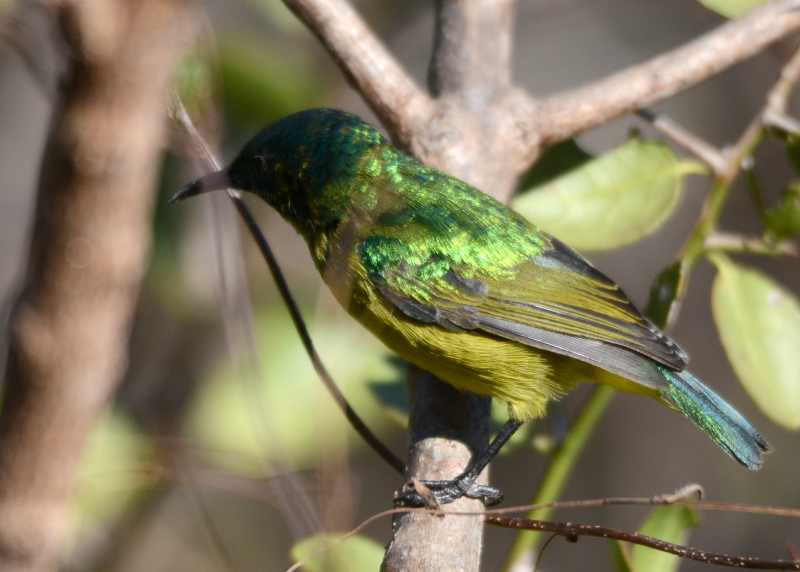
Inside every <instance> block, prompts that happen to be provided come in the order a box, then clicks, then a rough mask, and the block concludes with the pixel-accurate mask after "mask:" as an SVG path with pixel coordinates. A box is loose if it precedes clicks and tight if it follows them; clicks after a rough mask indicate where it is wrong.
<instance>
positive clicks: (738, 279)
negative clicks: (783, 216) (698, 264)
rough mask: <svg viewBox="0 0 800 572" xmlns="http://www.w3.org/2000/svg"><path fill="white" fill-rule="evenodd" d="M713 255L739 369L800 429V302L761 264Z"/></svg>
mask: <svg viewBox="0 0 800 572" xmlns="http://www.w3.org/2000/svg"><path fill="white" fill-rule="evenodd" d="M712 260H713V262H714V264H716V266H717V268H718V269H719V273H718V274H717V277H716V279H715V280H714V289H713V293H712V308H713V311H714V320H715V321H716V323H717V328H718V329H719V333H720V337H721V338H722V345H723V346H724V347H725V352H726V353H727V355H728V359H729V360H730V361H731V364H733V369H734V370H735V371H736V375H737V376H738V377H739V380H740V381H741V382H742V384H743V385H744V387H745V389H746V390H747V392H748V393H749V394H750V397H752V398H753V401H755V402H756V404H757V405H758V406H759V407H760V408H761V410H762V411H763V412H764V413H765V414H766V415H767V416H768V417H769V418H770V419H772V420H773V421H774V422H775V423H778V424H779V425H782V426H784V427H786V428H788V429H800V351H799V350H798V349H799V348H800V302H798V300H797V298H796V297H795V296H794V295H793V294H792V293H791V292H789V291H788V290H786V289H785V288H783V287H782V286H781V285H780V284H777V283H776V282H775V281H773V280H772V279H771V278H769V277H767V276H765V275H764V274H762V273H761V272H759V271H758V270H755V269H753V268H748V267H746V266H742V265H739V264H736V263H734V262H732V261H731V260H730V259H729V258H727V257H725V256H723V255H721V254H715V255H713V256H712Z"/></svg>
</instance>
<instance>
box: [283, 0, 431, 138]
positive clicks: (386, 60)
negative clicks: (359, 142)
mask: <svg viewBox="0 0 800 572" xmlns="http://www.w3.org/2000/svg"><path fill="white" fill-rule="evenodd" d="M283 3H284V4H286V6H287V7H288V8H289V9H290V10H291V11H292V12H294V14H295V15H296V16H297V17H298V18H299V19H300V20H302V21H303V23H305V25H306V26H307V27H308V29H309V30H311V31H312V32H313V33H314V35H316V36H317V38H319V40H320V42H322V44H323V45H324V46H325V48H327V50H328V52H329V53H330V54H331V56H332V57H333V59H334V60H336V63H337V64H339V67H340V68H341V69H342V71H343V72H344V74H345V75H346V76H347V78H348V79H349V80H350V82H351V83H352V84H353V87H354V88H355V89H356V90H357V91H358V92H359V93H360V94H361V95H362V96H363V97H364V100H365V101H366V102H367V104H368V105H369V106H370V107H371V108H372V110H373V111H374V112H375V115H377V116H378V117H379V118H380V120H381V121H382V122H383V124H384V125H385V126H386V128H387V129H388V130H389V132H390V133H391V134H392V136H393V137H394V138H395V139H396V141H397V142H398V143H400V144H401V145H403V146H404V147H407V146H408V143H409V141H410V140H411V136H412V134H413V132H414V131H415V130H416V129H418V128H419V127H420V125H421V124H422V123H423V122H425V121H426V120H427V119H429V118H430V116H431V115H432V113H433V102H432V100H431V98H430V97H429V96H428V94H426V93H425V92H424V91H423V90H422V89H420V87H419V86H417V85H416V83H415V82H414V80H413V79H411V77H410V76H409V75H408V73H407V72H406V71H405V70H404V69H403V68H402V67H401V66H400V64H399V63H398V62H397V61H396V60H395V58H394V56H392V55H391V54H390V53H389V52H388V50H387V49H386V47H385V46H384V45H383V43H381V41H380V40H379V39H378V38H377V37H375V35H374V34H373V33H372V30H370V29H369V28H368V27H367V25H366V24H365V23H364V21H363V20H362V19H361V16H359V15H358V13H357V12H356V11H355V10H354V9H353V7H352V6H351V5H350V3H349V2H347V1H346V0H283Z"/></svg>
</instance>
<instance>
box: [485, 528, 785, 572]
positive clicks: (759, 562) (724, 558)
mask: <svg viewBox="0 0 800 572" xmlns="http://www.w3.org/2000/svg"><path fill="white" fill-rule="evenodd" d="M486 522H487V523H489V524H491V525H494V526H499V527H502V528H512V529H516V530H536V531H543V532H552V533H553V534H557V535H559V536H563V537H564V538H566V539H567V540H569V541H570V542H576V541H577V540H578V538H579V537H581V536H594V537H598V538H606V539H609V540H619V541H622V542H629V543H631V544H638V545H640V546H647V547H648V548H652V549H654V550H659V551H661V552H667V553H669V554H674V555H675V556H679V557H681V558H684V559H687V560H696V561H698V562H703V563H705V564H716V565H717V566H727V567H731V568H745V569H750V570H800V561H797V560H768V559H764V558H757V557H755V556H738V555H734V554H721V553H718V552H707V551H705V550H700V549H699V548H691V547H688V546H681V545H679V544H673V543H671V542H666V541H664V540H660V539H658V538H653V537H652V536H647V535H646V534H641V533H638V532H626V531H624V530H618V529H615V528H608V527H605V526H598V525H596V524H580V523H574V522H550V521H545V520H532V519H529V518H519V517H516V518H515V517H507V516H498V515H487V516H486Z"/></svg>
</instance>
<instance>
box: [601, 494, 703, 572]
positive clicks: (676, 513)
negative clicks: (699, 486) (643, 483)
mask: <svg viewBox="0 0 800 572" xmlns="http://www.w3.org/2000/svg"><path fill="white" fill-rule="evenodd" d="M697 524H698V519H697V515H696V513H695V512H694V511H693V510H692V509H691V508H690V507H687V506H662V507H658V508H656V509H654V510H653V511H652V512H651V513H650V516H648V517H647V520H646V521H645V523H644V525H643V526H642V528H641V529H640V530H639V532H640V533H642V534H646V535H647V536H652V537H654V538H659V539H661V540H665V541H667V542H671V543H673V544H686V542H687V541H688V540H689V532H690V530H689V529H691V528H694V527H696V526H697ZM616 550H617V554H616V556H617V562H618V564H619V569H620V570H622V571H623V572H675V571H677V570H678V567H679V566H680V563H681V559H680V558H679V557H678V556H675V555H673V554H667V553H666V552H661V551H658V550H653V549H652V548H647V547H646V546H638V545H637V546H633V547H632V548H631V547H630V546H629V545H626V544H623V543H617V546H616Z"/></svg>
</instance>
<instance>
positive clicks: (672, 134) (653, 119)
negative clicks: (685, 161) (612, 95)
mask: <svg viewBox="0 0 800 572" xmlns="http://www.w3.org/2000/svg"><path fill="white" fill-rule="evenodd" d="M636 115H638V116H639V117H640V118H642V119H643V120H645V121H647V122H648V123H649V124H650V125H652V126H653V127H654V128H655V129H656V130H657V131H659V132H661V133H662V134H664V135H665V136H666V137H668V138H669V139H670V140H671V141H673V142H674V143H676V144H677V145H680V146H681V147H683V148H684V149H686V150H687V151H688V152H689V153H691V154H692V155H694V156H695V157H697V158H698V159H700V160H701V161H702V162H703V163H705V164H706V165H707V166H708V167H709V168H710V169H711V171H712V172H713V173H721V172H722V171H723V170H724V169H725V166H726V165H727V162H726V160H725V156H724V155H723V153H722V152H721V151H720V150H719V149H717V148H716V147H714V146H713V145H711V144H710V143H708V142H706V141H704V140H703V139H701V138H700V137H698V136H697V135H695V134H694V133H692V132H691V131H689V130H688V129H686V128H685V127H683V126H682V125H680V124H679V123H677V122H676V121H673V120H672V119H670V118H669V117H667V116H666V115H661V114H657V113H655V112H654V111H652V110H650V109H639V110H637V111H636Z"/></svg>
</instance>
